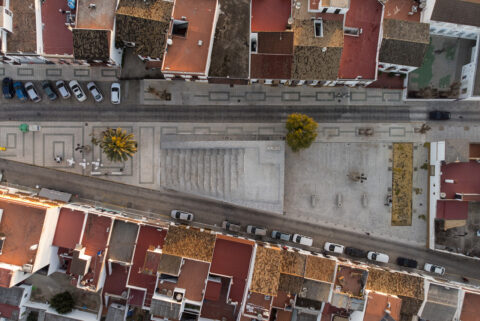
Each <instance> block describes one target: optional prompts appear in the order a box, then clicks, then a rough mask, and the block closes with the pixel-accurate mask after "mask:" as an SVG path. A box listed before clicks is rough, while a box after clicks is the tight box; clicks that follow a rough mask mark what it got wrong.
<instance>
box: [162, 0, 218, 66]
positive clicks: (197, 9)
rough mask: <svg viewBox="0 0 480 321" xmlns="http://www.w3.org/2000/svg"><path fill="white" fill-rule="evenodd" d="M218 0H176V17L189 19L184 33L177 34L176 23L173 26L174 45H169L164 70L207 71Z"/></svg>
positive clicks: (174, 12) (174, 9)
mask: <svg viewBox="0 0 480 321" xmlns="http://www.w3.org/2000/svg"><path fill="white" fill-rule="evenodd" d="M216 11H217V0H176V1H175V5H174V7H173V18H174V19H175V20H177V21H179V22H180V23H182V22H183V20H185V21H187V22H188V27H187V30H186V32H185V36H182V35H180V33H178V34H177V33H176V28H177V27H176V22H175V21H174V22H173V24H171V26H170V28H171V29H170V32H169V35H171V39H172V42H173V43H172V45H169V46H168V45H167V46H168V47H167V50H166V52H165V58H164V61H163V67H162V71H163V72H166V73H168V72H173V73H175V72H182V73H197V74H206V73H207V72H208V70H207V67H208V60H209V55H210V47H211V46H210V42H211V41H213V38H212V32H213V30H214V29H215V14H216Z"/></svg>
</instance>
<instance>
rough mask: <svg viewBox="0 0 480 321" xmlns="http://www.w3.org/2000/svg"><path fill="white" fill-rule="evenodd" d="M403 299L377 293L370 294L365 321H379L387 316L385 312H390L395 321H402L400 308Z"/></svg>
mask: <svg viewBox="0 0 480 321" xmlns="http://www.w3.org/2000/svg"><path fill="white" fill-rule="evenodd" d="M401 306H402V299H400V298H398V297H396V296H392V295H387V294H380V293H375V292H370V293H368V301H367V308H366V310H365V316H364V318H363V321H378V320H381V319H382V318H383V317H384V316H385V310H387V309H388V310H390V315H391V316H392V318H393V319H394V320H400V307H401Z"/></svg>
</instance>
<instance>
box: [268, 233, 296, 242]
mask: <svg viewBox="0 0 480 321" xmlns="http://www.w3.org/2000/svg"><path fill="white" fill-rule="evenodd" d="M272 239H276V240H282V241H287V242H288V241H290V240H291V239H292V234H289V233H283V232H280V231H272Z"/></svg>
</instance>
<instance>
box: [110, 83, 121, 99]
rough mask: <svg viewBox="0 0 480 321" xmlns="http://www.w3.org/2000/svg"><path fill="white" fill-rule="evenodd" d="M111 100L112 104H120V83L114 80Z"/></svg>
mask: <svg viewBox="0 0 480 321" xmlns="http://www.w3.org/2000/svg"><path fill="white" fill-rule="evenodd" d="M110 94H111V100H112V104H115V105H117V104H120V99H121V98H120V97H121V91H120V83H118V82H114V83H113V84H112V89H111V92H110Z"/></svg>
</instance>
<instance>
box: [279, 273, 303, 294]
mask: <svg viewBox="0 0 480 321" xmlns="http://www.w3.org/2000/svg"><path fill="white" fill-rule="evenodd" d="M302 284H303V277H300V276H295V275H291V274H283V273H280V280H279V281H278V291H284V292H287V293H292V294H298V293H299V292H300V291H301V290H302Z"/></svg>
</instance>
